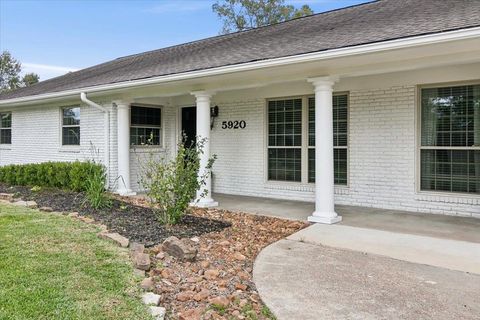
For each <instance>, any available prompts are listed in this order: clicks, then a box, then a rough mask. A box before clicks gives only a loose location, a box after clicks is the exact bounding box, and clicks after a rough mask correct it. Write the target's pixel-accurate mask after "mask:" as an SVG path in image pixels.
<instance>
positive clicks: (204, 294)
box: [193, 289, 210, 301]
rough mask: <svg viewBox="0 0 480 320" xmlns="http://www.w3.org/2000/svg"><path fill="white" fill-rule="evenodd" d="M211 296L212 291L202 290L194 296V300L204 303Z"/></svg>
mask: <svg viewBox="0 0 480 320" xmlns="http://www.w3.org/2000/svg"><path fill="white" fill-rule="evenodd" d="M209 296H210V290H207V289H202V290H201V291H200V292H198V293H196V294H195V295H194V296H193V300H195V301H204V300H206V299H207V298H208V297H209Z"/></svg>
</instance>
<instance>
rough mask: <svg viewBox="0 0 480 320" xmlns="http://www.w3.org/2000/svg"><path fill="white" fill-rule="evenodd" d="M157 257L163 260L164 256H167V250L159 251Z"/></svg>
mask: <svg viewBox="0 0 480 320" xmlns="http://www.w3.org/2000/svg"><path fill="white" fill-rule="evenodd" d="M155 258H157V259H159V260H162V259H163V258H165V252H163V251H160V252H159V253H157V255H156V256H155Z"/></svg>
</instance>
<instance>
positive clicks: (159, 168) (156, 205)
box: [141, 139, 215, 224]
mask: <svg viewBox="0 0 480 320" xmlns="http://www.w3.org/2000/svg"><path fill="white" fill-rule="evenodd" d="M205 142H206V140H205V139H203V140H200V141H198V142H197V146H196V148H195V147H191V148H187V147H186V146H185V145H184V144H183V143H179V144H178V152H177V154H176V156H175V158H174V159H173V160H168V159H166V158H165V157H161V158H157V157H156V156H155V155H153V154H151V155H150V157H149V158H148V159H147V161H146V163H145V165H144V166H143V174H142V178H141V184H142V186H143V187H144V188H145V190H147V197H148V199H149V200H150V203H151V204H152V208H153V210H154V211H155V213H156V215H157V218H158V220H159V221H160V222H161V223H166V224H176V223H178V222H179V221H180V219H181V218H182V216H183V215H184V214H185V212H186V210H187V208H188V206H189V204H190V203H191V202H192V201H193V200H194V199H195V195H196V192H197V190H199V189H201V188H202V186H204V185H205V179H206V178H207V177H208V175H209V174H210V173H211V168H212V166H213V162H214V161H215V156H214V157H212V158H211V159H209V162H208V166H207V170H206V172H205V173H204V174H203V175H202V176H201V177H199V178H197V175H198V171H199V168H200V154H201V153H203V148H204V145H205ZM200 196H201V197H204V196H206V190H203V191H202V192H201V195H200Z"/></svg>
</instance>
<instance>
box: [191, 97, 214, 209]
mask: <svg viewBox="0 0 480 320" xmlns="http://www.w3.org/2000/svg"><path fill="white" fill-rule="evenodd" d="M192 95H194V96H195V98H196V105H197V141H200V140H201V139H205V144H204V148H203V153H201V154H200V170H199V172H198V175H199V177H200V176H202V175H204V174H205V172H206V170H207V165H208V160H209V158H210V99H211V97H212V93H210V92H207V91H195V92H192ZM204 191H206V195H205V196H204V197H200V195H201V194H202V193H203V192H204ZM195 205H196V206H198V207H203V208H205V207H216V206H218V202H216V201H214V200H213V198H212V176H211V174H209V175H208V177H207V178H206V179H205V184H204V185H202V186H201V188H200V190H198V191H197V199H196V201H195Z"/></svg>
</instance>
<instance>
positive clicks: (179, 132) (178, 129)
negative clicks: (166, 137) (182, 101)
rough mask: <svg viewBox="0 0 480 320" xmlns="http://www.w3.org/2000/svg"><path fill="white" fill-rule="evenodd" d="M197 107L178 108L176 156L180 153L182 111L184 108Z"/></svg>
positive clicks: (189, 105) (183, 106) (190, 105)
mask: <svg viewBox="0 0 480 320" xmlns="http://www.w3.org/2000/svg"><path fill="white" fill-rule="evenodd" d="M191 107H195V108H196V107H197V106H196V105H195V104H186V105H181V106H178V108H177V130H176V134H175V154H176V153H177V152H178V143H179V142H180V140H181V137H182V110H183V109H184V108H191Z"/></svg>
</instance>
